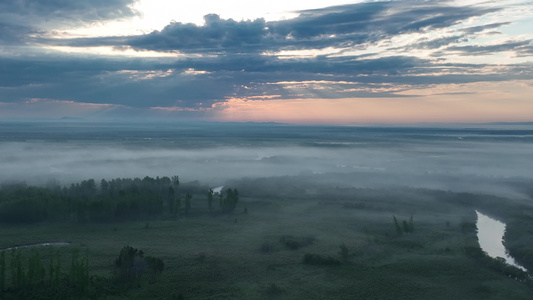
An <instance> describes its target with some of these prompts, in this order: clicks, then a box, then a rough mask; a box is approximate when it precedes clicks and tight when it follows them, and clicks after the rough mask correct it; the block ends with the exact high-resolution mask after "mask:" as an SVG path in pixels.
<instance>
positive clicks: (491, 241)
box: [476, 210, 527, 272]
mask: <svg viewBox="0 0 533 300" xmlns="http://www.w3.org/2000/svg"><path fill="white" fill-rule="evenodd" d="M476 214H477V223H476V226H477V238H478V241H479V246H480V247H481V249H482V250H483V251H485V252H487V254H488V255H489V256H490V257H493V258H496V257H502V258H504V259H505V261H506V262H507V263H508V264H510V265H512V266H515V267H517V268H519V269H521V270H524V271H526V272H527V270H526V268H524V267H522V266H521V265H519V264H517V263H516V261H515V260H514V258H513V257H511V256H510V255H509V254H508V253H507V251H506V250H505V246H504V245H503V242H502V241H503V235H504V234H505V223H502V222H500V221H498V220H495V219H492V218H490V217H488V216H486V215H484V214H482V213H480V212H479V211H477V210H476Z"/></svg>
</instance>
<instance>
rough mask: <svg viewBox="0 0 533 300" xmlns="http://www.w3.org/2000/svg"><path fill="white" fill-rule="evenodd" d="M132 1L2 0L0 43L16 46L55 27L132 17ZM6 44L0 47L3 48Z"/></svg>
mask: <svg viewBox="0 0 533 300" xmlns="http://www.w3.org/2000/svg"><path fill="white" fill-rule="evenodd" d="M133 2H134V0H91V1H71V0H4V1H0V20H2V21H1V22H0V41H3V42H4V43H8V44H20V43H25V42H26V41H27V40H29V37H28V36H29V35H30V34H35V33H44V32H45V31H46V30H53V29H54V28H55V27H57V26H64V25H69V26H72V25H74V24H81V23H84V22H94V21H103V20H109V19H119V18H127V17H131V16H134V15H135V14H136V13H137V12H136V11H134V10H133V9H132V8H131V7H130V5H131V4H132V3H133ZM5 45H6V44H4V46H5Z"/></svg>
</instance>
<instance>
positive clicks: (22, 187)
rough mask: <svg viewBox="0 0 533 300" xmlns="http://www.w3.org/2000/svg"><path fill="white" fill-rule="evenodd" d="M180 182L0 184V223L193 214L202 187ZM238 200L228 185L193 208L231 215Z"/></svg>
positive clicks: (125, 180)
mask: <svg viewBox="0 0 533 300" xmlns="http://www.w3.org/2000/svg"><path fill="white" fill-rule="evenodd" d="M179 186H180V180H179V177H178V176H172V177H166V176H164V177H156V178H153V177H149V176H146V177H144V178H142V179H141V178H116V179H112V180H105V179H102V180H101V181H100V182H99V183H97V182H96V181H95V180H94V179H88V180H83V181H81V182H79V183H73V184H71V185H70V186H63V187H61V186H60V185H59V184H56V183H55V184H49V185H48V186H46V187H38V186H28V185H26V184H23V183H22V184H10V185H3V186H2V187H1V188H0V222H4V223H36V222H43V221H74V222H80V223H83V222H109V221H121V220H136V219H146V218H154V217H170V218H176V217H178V216H180V215H188V214H189V213H190V212H191V210H192V209H193V204H192V203H193V195H198V190H199V187H198V186H195V188H190V187H189V188H188V189H187V190H186V191H183V192H182V191H180V190H179V189H178V187H179ZM200 190H201V189H200ZM204 191H205V189H204ZM204 195H205V194H204ZM215 197H218V198H219V199H218V200H219V203H220V205H219V206H220V207H219V209H215V207H214V204H213V202H214V201H213V200H214V198H215ZM197 198H200V199H201V198H203V197H201V196H200V197H198V196H197ZM238 199H239V193H238V191H237V189H231V188H230V189H227V190H226V192H225V193H222V192H221V193H217V195H216V194H215V193H213V191H212V190H210V191H209V192H208V193H207V197H206V198H205V202H204V204H198V203H196V202H198V201H199V200H195V205H194V208H195V210H196V211H197V212H199V211H207V212H209V213H214V212H217V211H218V212H222V213H231V212H232V211H233V210H234V209H235V207H236V205H237V202H238Z"/></svg>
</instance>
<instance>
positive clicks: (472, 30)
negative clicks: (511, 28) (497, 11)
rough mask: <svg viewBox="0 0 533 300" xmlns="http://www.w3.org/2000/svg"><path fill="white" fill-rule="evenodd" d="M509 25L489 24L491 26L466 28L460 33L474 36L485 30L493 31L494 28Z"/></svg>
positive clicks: (502, 23)
mask: <svg viewBox="0 0 533 300" xmlns="http://www.w3.org/2000/svg"><path fill="white" fill-rule="evenodd" d="M509 24H511V22H499V23H491V24H486V25H479V26H472V27H468V28H465V29H463V30H462V31H463V32H464V33H466V34H475V33H478V32H481V31H485V30H487V29H494V28H498V27H501V26H505V25H509Z"/></svg>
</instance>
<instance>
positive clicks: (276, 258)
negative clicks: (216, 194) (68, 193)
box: [0, 178, 533, 299]
mask: <svg viewBox="0 0 533 300" xmlns="http://www.w3.org/2000/svg"><path fill="white" fill-rule="evenodd" d="M285 179H286V178H267V179H263V180H257V181H255V182H250V181H247V180H241V181H236V182H232V185H233V186H234V187H236V188H238V190H239V193H240V198H239V201H238V203H237V205H236V206H235V208H234V209H233V210H232V211H231V212H224V211H222V209H221V208H220V207H219V206H218V203H217V205H216V208H215V209H212V210H211V212H210V211H209V206H208V200H207V199H208V197H207V196H206V194H205V193H200V192H199V191H200V190H202V189H201V188H198V189H193V188H190V186H189V191H190V195H191V196H192V198H191V203H190V208H189V211H188V212H187V213H185V212H184V210H183V208H181V209H178V210H177V211H176V213H175V214H167V213H163V214H160V215H150V216H144V215H143V216H136V217H135V218H133V219H122V220H107V221H99V222H96V221H90V220H88V221H87V220H85V221H83V222H79V221H76V220H75V219H67V220H61V219H55V220H44V221H39V222H30V223H25V224H13V223H3V224H2V225H1V226H0V237H1V238H0V249H7V248H11V247H14V246H21V245H34V244H39V243H48V242H49V243H54V242H66V243H68V244H65V245H50V246H33V247H21V248H19V249H18V250H3V252H4V255H5V264H4V266H5V275H4V278H3V280H4V281H5V283H4V286H3V290H2V293H1V296H0V299H29V297H32V298H33V297H35V295H39V296H38V298H35V299H532V298H533V289H532V287H533V285H532V283H531V279H530V278H528V277H527V276H525V277H524V274H522V273H520V272H519V271H517V270H516V269H515V268H512V267H509V266H507V265H505V264H504V263H502V262H500V261H498V260H495V259H492V258H489V257H488V256H487V255H485V254H484V253H483V252H482V251H481V250H480V249H479V245H478V243H477V237H476V226H475V223H476V214H475V210H476V209H477V210H480V211H485V212H487V213H489V214H492V215H493V216H500V217H501V218H502V219H503V220H505V221H507V222H508V223H509V224H511V225H509V226H512V224H513V222H512V220H514V219H517V218H519V217H520V216H521V217H520V218H523V215H524V209H531V207H529V206H528V204H527V203H526V202H521V201H518V200H510V199H503V198H497V197H494V196H488V195H475V194H466V193H452V192H445V191H438V190H421V189H408V188H405V189H381V190H375V189H357V188H350V189H340V188H323V189H315V190H310V189H306V187H305V186H304V185H300V186H294V187H291V188H284V189H270V188H269V187H270V186H276V185H279V186H283V182H285ZM181 188H182V187H180V188H179V189H177V190H180V189H181ZM183 188H184V189H185V190H187V184H184V185H183ZM498 203H499V204H498ZM502 203H504V204H502ZM165 206H166V204H164V205H163V207H165ZM520 220H522V221H521V222H520V223H519V224H522V227H521V228H516V227H514V228H512V232H513V233H515V232H518V233H515V235H516V236H519V237H520V239H525V238H526V237H527V234H531V232H530V231H529V232H528V231H527V230H528V228H529V227H528V226H531V225H529V224H531V222H530V221H531V220H529V222H528V221H527V220H526V221H524V220H523V219H520ZM524 224H526V225H524ZM520 233H522V234H520ZM529 236H530V237H531V235H529ZM515 240H516V239H515ZM513 241H514V240H506V243H512V242H513ZM124 246H131V247H133V248H135V249H139V250H142V251H143V253H144V254H145V255H146V256H152V257H156V258H159V259H161V260H162V261H163V262H164V270H163V271H162V272H161V273H160V274H158V275H157V276H154V277H153V278H152V277H150V276H149V275H148V273H142V274H141V275H140V276H139V277H138V278H136V279H132V280H131V282H127V283H123V282H122V283H119V282H118V281H117V279H116V274H117V268H116V265H115V261H116V260H117V257H118V256H119V253H120V251H121V249H123V247H124ZM517 247H518V249H520V246H517ZM524 247H529V245H525V246H524ZM36 252H38V255H39V259H40V260H41V265H42V267H43V270H44V271H43V274H42V278H41V279H35V280H33V281H30V280H28V279H26V281H25V283H22V284H21V285H20V286H18V287H15V285H14V283H13V282H14V279H13V278H12V277H13V276H14V274H16V270H12V266H11V265H10V262H12V261H13V260H12V256H13V255H20V257H21V259H22V263H21V264H20V265H21V266H20V268H21V269H22V274H23V275H24V276H28V275H27V274H28V272H29V269H30V262H29V258H30V257H32V255H35V253H36ZM73 252H74V253H76V252H77V253H79V257H80V261H82V264H81V265H82V267H83V261H84V260H85V259H86V261H87V270H86V271H87V272H88V275H89V277H90V279H89V281H88V283H87V286H84V287H83V288H79V283H76V281H75V280H74V279H72V278H71V277H69V276H72V275H69V274H70V273H69V272H71V271H72V266H71V265H72V262H73V261H74V259H73V254H72V253H73ZM56 260H58V261H59V263H58V262H57V261H56ZM517 260H519V261H520V259H518V258H517ZM522 261H523V262H525V263H527V262H528V260H527V257H526V258H523V259H522ZM49 265H50V266H53V265H56V266H59V268H60V269H61V278H60V279H59V280H60V281H61V282H62V284H58V285H57V286H56V287H52V286H51V285H52V283H51V282H52V281H53V280H52V278H50V274H49V272H50V271H49V269H50V267H49ZM0 271H1V270H0ZM13 272H14V273H13ZM21 276H22V275H21ZM520 276H522V277H520ZM32 291H33V292H32Z"/></svg>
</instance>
